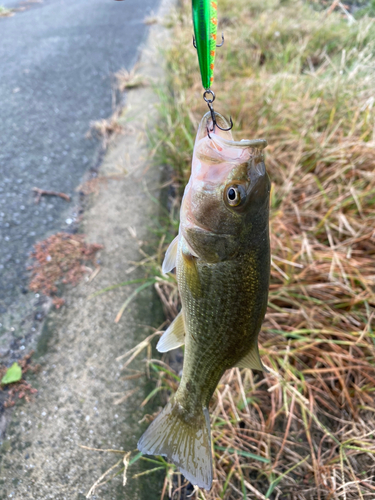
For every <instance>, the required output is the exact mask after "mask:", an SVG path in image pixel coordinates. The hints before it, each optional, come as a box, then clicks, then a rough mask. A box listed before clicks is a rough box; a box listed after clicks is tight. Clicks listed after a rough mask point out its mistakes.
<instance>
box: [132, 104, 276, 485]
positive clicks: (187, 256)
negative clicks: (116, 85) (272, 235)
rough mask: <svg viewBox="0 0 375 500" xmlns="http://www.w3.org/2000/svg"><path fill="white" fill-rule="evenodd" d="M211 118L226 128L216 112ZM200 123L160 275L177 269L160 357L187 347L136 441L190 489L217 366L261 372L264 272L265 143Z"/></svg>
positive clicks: (202, 473) (205, 461) (200, 460)
mask: <svg viewBox="0 0 375 500" xmlns="http://www.w3.org/2000/svg"><path fill="white" fill-rule="evenodd" d="M216 117H217V122H218V123H219V125H220V126H222V128H227V127H228V123H227V122H226V120H225V119H224V118H223V117H222V116H221V115H219V114H218V113H216ZM212 127H213V124H212V119H211V115H210V113H207V114H206V115H205V116H204V117H203V119H202V121H201V124H200V126H199V130H198V134H197V138H196V142H195V147H194V154H193V163H192V172H191V177H190V180H189V183H188V184H187V186H186V188H185V193H184V196H183V200H182V204H181V219H180V229H179V234H178V236H177V237H176V238H175V239H174V241H173V242H172V243H171V245H170V247H169V248H168V250H167V253H166V256H165V259H164V263H163V272H165V273H166V272H170V271H171V270H172V269H173V268H174V267H176V271H177V280H178V288H179V291H180V295H181V302H182V309H181V312H180V313H179V315H178V316H177V317H176V319H175V320H174V321H173V323H172V324H171V325H170V327H169V328H168V330H167V331H166V332H164V334H163V335H162V337H161V338H160V340H159V343H158V345H157V348H158V350H159V351H161V352H166V351H169V350H171V349H174V348H176V347H178V346H180V345H183V344H185V357H184V365H183V372H182V378H181V383H180V386H179V388H178V390H177V392H176V394H175V395H174V396H173V397H172V398H171V399H170V401H169V403H168V404H167V405H166V407H165V408H164V410H163V411H162V412H161V413H160V415H159V416H158V417H157V418H156V419H155V420H154V421H153V422H152V423H151V425H150V426H149V428H148V429H147V431H146V432H145V433H144V434H143V436H142V437H141V439H140V440H139V443H138V449H139V450H140V451H141V452H142V453H145V454H151V455H163V456H166V457H167V458H168V459H169V460H170V461H171V462H172V463H174V464H175V465H177V466H178V467H179V470H180V471H181V472H182V474H183V475H184V476H185V477H186V479H188V480H189V481H190V482H191V483H192V484H194V485H197V486H199V487H201V488H205V489H207V490H209V489H210V488H211V485H212V453H211V430H210V417H209V413H208V404H209V401H210V399H211V396H212V394H213V393H214V391H215V388H216V386H217V384H218V383H219V380H220V378H221V376H222V375H223V373H224V372H225V370H227V369H228V368H231V367H234V366H238V367H240V368H251V369H255V370H264V369H265V368H264V366H263V364H262V362H261V360H260V357H259V350H258V333H259V330H260V327H261V324H262V321H263V318H264V315H265V312H266V308H267V298H268V285H269V276H270V245H269V230H268V213H269V193H270V181H269V178H268V175H267V173H266V169H265V165H264V162H263V148H264V147H265V146H266V145H267V142H266V141H265V140H252V141H245V140H243V141H239V142H236V141H234V140H233V138H232V133H231V132H230V131H221V130H220V129H219V128H218V127H216V128H215V130H214V131H210V129H212Z"/></svg>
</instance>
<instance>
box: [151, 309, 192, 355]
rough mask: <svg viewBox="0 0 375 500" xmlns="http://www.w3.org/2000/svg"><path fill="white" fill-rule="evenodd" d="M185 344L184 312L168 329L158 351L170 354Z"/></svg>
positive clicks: (160, 341) (158, 345) (159, 343)
mask: <svg viewBox="0 0 375 500" xmlns="http://www.w3.org/2000/svg"><path fill="white" fill-rule="evenodd" d="M183 344H185V322H184V315H183V313H182V311H180V312H179V314H178V315H177V316H176V317H175V319H174V320H173V322H172V323H171V324H170V325H169V327H168V329H167V330H166V331H165V332H164V333H163V335H162V336H161V337H160V339H159V342H158V344H157V346H156V349H157V350H158V351H159V352H168V351H171V350H172V349H176V348H177V347H180V345H183Z"/></svg>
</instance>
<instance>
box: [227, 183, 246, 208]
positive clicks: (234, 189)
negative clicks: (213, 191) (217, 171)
mask: <svg viewBox="0 0 375 500" xmlns="http://www.w3.org/2000/svg"><path fill="white" fill-rule="evenodd" d="M241 188H242V186H229V187H228V188H227V190H226V198H227V202H228V205H230V206H231V207H238V205H240V203H241V202H242V201H243V199H244V198H245V196H246V193H245V192H244V189H243V188H242V189H241Z"/></svg>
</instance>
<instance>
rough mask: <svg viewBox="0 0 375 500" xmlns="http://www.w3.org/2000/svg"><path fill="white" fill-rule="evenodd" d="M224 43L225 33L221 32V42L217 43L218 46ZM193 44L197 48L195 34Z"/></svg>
mask: <svg viewBox="0 0 375 500" xmlns="http://www.w3.org/2000/svg"><path fill="white" fill-rule="evenodd" d="M223 45H224V33H222V34H221V44H220V45H216V47H222V46H223ZM193 46H194V48H195V49H196V48H197V42H196V41H195V38H194V35H193Z"/></svg>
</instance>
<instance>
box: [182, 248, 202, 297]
mask: <svg viewBox="0 0 375 500" xmlns="http://www.w3.org/2000/svg"><path fill="white" fill-rule="evenodd" d="M182 259H183V266H184V272H185V276H186V283H187V286H188V287H189V290H190V291H191V293H192V294H193V295H194V297H201V296H202V286H201V281H200V279H199V274H198V267H197V257H195V256H194V255H193V254H192V253H191V252H190V249H189V247H188V246H187V245H183V247H182Z"/></svg>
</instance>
